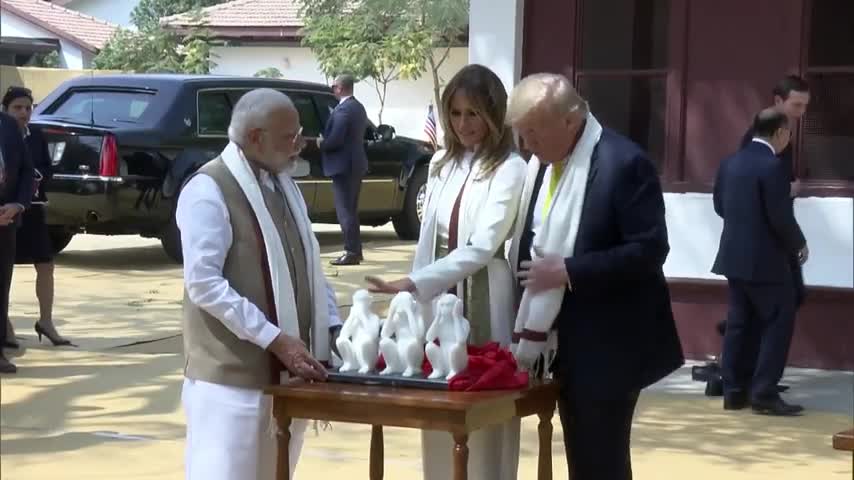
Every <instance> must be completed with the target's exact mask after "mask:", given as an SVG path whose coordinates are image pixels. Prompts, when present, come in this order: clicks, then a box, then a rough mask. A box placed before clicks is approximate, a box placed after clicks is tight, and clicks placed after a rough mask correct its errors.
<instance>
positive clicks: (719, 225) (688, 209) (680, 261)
mask: <svg viewBox="0 0 854 480" xmlns="http://www.w3.org/2000/svg"><path fill="white" fill-rule="evenodd" d="M664 201H665V205H666V208H667V229H668V234H669V238H670V255H669V256H668V258H667V263H665V265H664V273H665V274H666V275H667V276H668V277H685V278H705V279H721V280H722V279H723V277H719V276H717V275H715V274H713V273H711V268H712V264H713V263H714V261H715V255H716V254H717V251H718V242H719V240H720V235H721V230H722V229H723V221H722V220H721V219H720V218H719V217H718V216H717V215H716V214H715V210H714V206H713V205H712V195H711V194H707V193H684V194H679V193H666V194H664ZM795 217H796V218H797V219H798V223H799V224H800V225H801V229H802V230H803V232H804V236H806V238H807V245H809V248H810V258H809V261H808V262H807V263H806V265H804V282H805V283H806V284H807V285H813V286H825V287H854V199H851V198H798V199H796V200H795Z"/></svg>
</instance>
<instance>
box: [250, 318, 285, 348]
mask: <svg viewBox="0 0 854 480" xmlns="http://www.w3.org/2000/svg"><path fill="white" fill-rule="evenodd" d="M280 333H282V329H280V328H279V327H277V326H275V325H273V324H272V323H270V322H267V324H266V325H264V326H263V327H261V333H259V334H258V338H256V339H255V344H256V345H258V346H259V347H261V348H263V349H264V350H266V349H267V347H269V346H270V344H271V343H273V340H275V339H276V337H278V336H279V334H280Z"/></svg>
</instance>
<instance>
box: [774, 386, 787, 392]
mask: <svg viewBox="0 0 854 480" xmlns="http://www.w3.org/2000/svg"><path fill="white" fill-rule="evenodd" d="M788 389H789V386H788V385H777V391H778V392H780V393H783V392H785V391H787V390H788Z"/></svg>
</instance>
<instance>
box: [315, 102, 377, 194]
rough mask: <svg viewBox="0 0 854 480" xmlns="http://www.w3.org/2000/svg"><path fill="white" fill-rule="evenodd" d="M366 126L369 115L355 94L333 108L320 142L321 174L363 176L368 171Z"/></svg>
mask: <svg viewBox="0 0 854 480" xmlns="http://www.w3.org/2000/svg"><path fill="white" fill-rule="evenodd" d="M367 128H368V114H367V113H366V112H365V107H364V106H363V105H362V104H361V103H359V101H358V100H356V99H355V98H354V97H350V98H348V99H347V100H345V101H344V102H343V103H341V104H339V105H338V106H337V107H335V109H334V110H333V111H332V115H330V116H329V121H328V122H327V123H326V128H325V129H324V131H323V142H321V144H320V150H321V151H322V152H323V174H324V175H326V176H327V177H334V176H336V175H351V174H356V175H364V174H365V172H367V171H368V155H367V153H365V130H366V129H367Z"/></svg>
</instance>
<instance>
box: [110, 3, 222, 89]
mask: <svg viewBox="0 0 854 480" xmlns="http://www.w3.org/2000/svg"><path fill="white" fill-rule="evenodd" d="M224 1H226V0H142V1H141V2H140V3H139V4H138V5H137V6H136V8H134V10H133V12H131V20H132V22H133V23H134V26H136V30H134V29H126V28H121V29H119V30H118V31H117V32H116V34H115V35H113V38H111V39H110V41H109V42H108V43H107V45H106V46H105V47H104V48H103V49H102V50H101V51H100V52H99V53H98V56H96V57H95V59H94V62H93V63H94V65H95V68H102V69H114V70H123V71H129V72H136V73H152V72H162V73H197V74H204V73H209V72H210V70H211V68H213V67H214V66H215V64H214V62H213V59H212V56H211V42H210V35H209V32H208V30H207V29H206V28H205V27H204V17H203V15H202V12H201V9H202V8H203V7H206V6H210V5H214V4H217V3H223V2H224ZM184 12H190V13H191V15H192V17H191V22H192V23H193V24H195V25H198V26H199V27H198V28H194V29H193V30H192V31H191V33H190V34H188V35H186V36H182V35H179V34H176V33H174V32H172V31H169V30H166V29H164V28H163V27H162V26H161V25H160V16H168V15H174V14H177V13H184Z"/></svg>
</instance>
